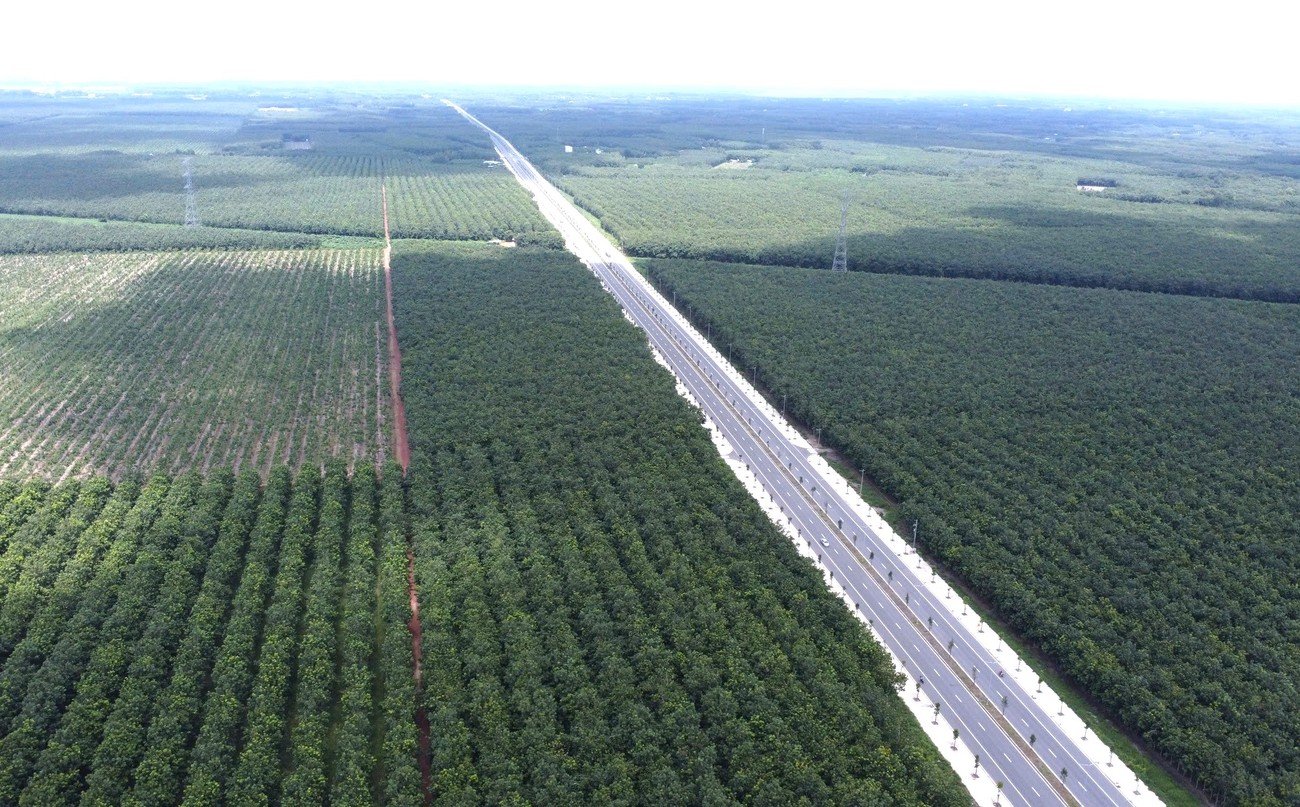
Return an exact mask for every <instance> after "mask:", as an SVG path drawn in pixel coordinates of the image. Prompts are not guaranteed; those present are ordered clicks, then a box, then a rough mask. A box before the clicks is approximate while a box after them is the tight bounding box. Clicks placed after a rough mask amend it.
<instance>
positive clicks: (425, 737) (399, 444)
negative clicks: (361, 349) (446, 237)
mask: <svg viewBox="0 0 1300 807" xmlns="http://www.w3.org/2000/svg"><path fill="white" fill-rule="evenodd" d="M380 193H381V195H382V198H383V201H384V298H385V300H386V302H387V305H388V383H389V385H390V386H391V388H392V389H391V393H392V394H391V397H392V399H393V448H394V451H395V452H396V454H397V464H398V465H400V466H402V476H406V470H407V468H408V467H409V466H410V464H411V444H410V443H409V442H408V441H407V439H406V406H405V404H403V403H402V351H401V350H399V349H398V347H397V322H396V320H394V319H393V239H392V237H391V236H390V235H389V230H388V185H387V183H385V184H383V185H380ZM406 594H407V596H408V597H409V598H410V602H411V619H410V620H409V621H408V622H407V623H406V627H407V628H408V629H409V630H410V631H411V659H412V667H413V669H412V671H411V672H412V674H413V675H414V676H415V693H416V699H417V701H416V702H417V704H418V703H419V702H420V698H421V695H422V693H423V691H424V688H423V679H424V674H423V669H422V668H421V665H420V660H421V658H422V647H423V644H424V631H423V629H422V628H421V627H420V597H419V595H418V594H417V593H416V589H415V552H414V550H413V549H412V548H411V545H410V543H409V538H408V543H407V546H406ZM415 725H416V729H417V730H418V732H419V735H420V739H419V750H418V751H417V754H418V756H419V762H420V784H421V787H422V788H423V791H424V793H423V795H424V803H425V804H429V803H430V802H432V800H433V788H432V783H433V779H432V774H431V772H430V766H429V715H428V714H427V713H426V712H425V709H424V707H423V706H420V705H417V706H416V709H415Z"/></svg>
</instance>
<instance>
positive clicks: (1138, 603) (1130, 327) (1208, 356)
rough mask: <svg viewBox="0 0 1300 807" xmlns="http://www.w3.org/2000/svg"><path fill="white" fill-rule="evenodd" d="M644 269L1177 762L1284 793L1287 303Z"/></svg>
mask: <svg viewBox="0 0 1300 807" xmlns="http://www.w3.org/2000/svg"><path fill="white" fill-rule="evenodd" d="M648 271H649V273H650V275H651V277H652V278H654V279H655V281H656V282H657V283H658V284H659V285H660V287H661V288H662V289H663V290H665V291H667V292H670V293H675V295H676V298H677V300H678V302H679V304H680V305H681V306H682V307H683V310H684V311H685V310H689V311H691V312H692V314H693V315H694V316H695V317H696V319H697V321H698V322H699V323H700V324H701V325H703V324H704V323H706V322H707V323H709V324H710V326H711V331H712V334H713V336H714V341H715V343H718V344H720V345H724V346H729V349H730V352H731V353H732V355H733V356H734V357H735V359H736V361H737V363H739V364H742V365H744V366H745V367H746V369H747V370H748V369H749V368H750V367H754V366H756V368H757V374H758V377H759V379H760V381H761V382H762V383H763V384H765V385H766V386H767V388H768V389H769V390H771V391H772V392H773V393H775V394H776V395H777V397H779V398H781V399H782V400H783V401H785V402H786V405H787V407H788V409H789V411H790V412H791V413H792V414H793V415H795V416H796V417H798V418H799V419H800V420H802V421H803V422H804V423H805V424H808V425H809V426H812V427H815V428H818V429H820V430H821V437H822V439H823V440H824V441H826V442H827V443H829V444H831V445H834V446H836V447H838V448H839V449H840V450H841V451H842V452H843V453H844V454H845V455H846V456H847V457H848V458H849V460H850V461H851V462H853V463H854V464H855V467H860V468H865V469H866V472H867V473H868V474H870V475H872V476H873V477H874V478H875V479H876V480H877V481H878V482H879V483H880V484H881V486H882V487H883V488H884V489H885V490H886V491H887V492H888V493H891V494H893V495H894V496H896V497H897V498H898V499H899V500H900V501H901V502H902V505H903V515H904V517H905V518H906V519H907V520H908V521H909V522H910V521H911V520H912V519H918V520H919V522H920V530H919V536H920V540H921V542H922V543H923V544H924V545H925V546H926V547H928V548H929V550H930V551H931V552H932V553H933V554H935V555H936V556H938V557H939V558H940V559H941V560H942V561H943V562H944V563H945V564H947V565H949V566H950V567H951V568H952V569H954V570H955V571H957V572H958V573H960V575H961V576H962V577H963V578H964V579H965V580H966V581H967V582H968V583H969V584H970V585H971V586H972V587H973V588H974V589H975V590H976V591H978V592H979V593H980V594H981V595H983V596H985V597H986V598H988V599H989V600H991V601H992V602H993V603H994V604H995V605H996V606H997V608H998V609H999V611H1000V612H1001V613H1002V615H1003V616H1004V617H1005V618H1006V619H1007V621H1008V622H1010V624H1011V625H1012V626H1013V627H1014V628H1015V629H1016V630H1017V631H1018V632H1020V633H1022V634H1023V635H1024V636H1026V637H1028V638H1029V639H1030V640H1032V641H1033V642H1035V643H1036V644H1038V645H1039V646H1040V647H1041V648H1042V649H1043V650H1044V651H1045V652H1046V653H1047V654H1048V655H1049V656H1051V657H1052V658H1053V659H1054V660H1055V661H1056V662H1057V663H1058V664H1059V665H1060V666H1061V668H1062V669H1063V670H1064V671H1066V672H1067V673H1068V674H1069V675H1070V676H1071V677H1072V678H1073V679H1074V680H1075V681H1077V682H1078V683H1079V684H1080V685H1082V686H1083V687H1084V688H1085V689H1086V690H1087V691H1089V692H1090V693H1091V694H1093V695H1094V696H1095V697H1096V698H1097V699H1099V700H1100V701H1101V702H1102V703H1104V704H1105V705H1106V706H1107V707H1109V708H1110V710H1111V711H1112V712H1113V713H1114V714H1115V715H1117V716H1118V717H1119V719H1120V720H1121V721H1122V722H1123V723H1124V724H1125V725H1127V726H1128V727H1129V728H1130V729H1132V730H1133V731H1135V732H1137V733H1138V734H1140V735H1141V736H1142V737H1143V738H1144V739H1145V740H1147V741H1148V742H1149V743H1150V744H1151V745H1152V746H1154V747H1155V748H1156V749H1158V750H1159V751H1160V752H1162V753H1163V754H1164V755H1165V756H1166V757H1167V758H1168V759H1170V760H1172V761H1173V763H1174V764H1175V765H1177V767H1178V768H1180V769H1181V770H1183V771H1184V772H1186V773H1187V774H1188V775H1189V776H1191V777H1192V778H1193V779H1194V780H1195V781H1196V782H1197V783H1198V784H1200V785H1201V786H1202V787H1204V788H1205V789H1206V790H1207V791H1209V792H1210V793H1211V794H1213V795H1214V796H1215V797H1216V798H1221V799H1222V800H1224V801H1225V802H1227V803H1252V804H1270V803H1290V802H1293V801H1294V800H1295V799H1296V798H1297V796H1298V795H1300V746H1298V745H1297V734H1296V731H1295V727H1296V726H1297V725H1300V659H1297V657H1296V656H1295V654H1294V653H1292V652H1290V648H1294V647H1296V646H1298V645H1300V619H1298V618H1297V613H1298V611H1297V607H1298V606H1300V590H1297V588H1296V581H1297V580H1300V548H1298V547H1297V545H1296V542H1295V540H1294V536H1295V535H1296V534H1297V533H1300V507H1297V502H1300V476H1297V475H1296V474H1295V473H1294V460H1295V457H1296V456H1297V455H1300V412H1298V411H1297V408H1296V400H1295V396H1294V390H1295V389H1297V388H1300V363H1298V362H1297V359H1296V357H1297V355H1300V351H1298V350H1297V348H1298V346H1300V312H1297V309H1296V308H1295V307H1294V306H1288V305H1274V304H1265V303H1247V302H1239V301H1231V300H1198V299H1190V298H1178V297H1169V296H1156V295H1139V294H1129V293H1122V292H1112V291H1086V290H1076V289H1054V288H1044V287H1027V286H1023V285H1017V284H990V283H980V282H971V281H964V280H931V279H912V278H898V277H883V276H864V275H853V274H850V275H847V276H832V275H829V274H827V273H825V272H809V271H799V270H794V269H781V270H772V269H763V268H759V267H752V266H738V265H723V264H705V263H695V262H674V261H654V262H651V263H649V264H648ZM688 307H689V308H688ZM1261 370H1262V371H1261Z"/></svg>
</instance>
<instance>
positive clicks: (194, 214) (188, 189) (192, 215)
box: [181, 157, 199, 227]
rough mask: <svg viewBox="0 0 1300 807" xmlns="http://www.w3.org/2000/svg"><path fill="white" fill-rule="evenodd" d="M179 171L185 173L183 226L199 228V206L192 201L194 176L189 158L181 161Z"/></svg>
mask: <svg viewBox="0 0 1300 807" xmlns="http://www.w3.org/2000/svg"><path fill="white" fill-rule="evenodd" d="M181 169H182V170H183V171H184V173H185V226H186V227H197V226H199V205H198V203H197V202H196V201H195V200H194V176H193V174H192V173H191V171H190V158H189V157H186V158H185V159H184V160H181Z"/></svg>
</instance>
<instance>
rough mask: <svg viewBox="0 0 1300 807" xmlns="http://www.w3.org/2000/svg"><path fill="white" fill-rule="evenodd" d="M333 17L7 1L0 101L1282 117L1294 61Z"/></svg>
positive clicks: (1097, 41) (756, 29) (915, 39)
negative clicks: (292, 85) (118, 95)
mask: <svg viewBox="0 0 1300 807" xmlns="http://www.w3.org/2000/svg"><path fill="white" fill-rule="evenodd" d="M338 7H339V5H337V4H335V3H332V2H328V1H327V0H326V1H325V2H315V3H309V2H302V1H301V0H292V1H291V2H274V0H257V1H256V2H253V0H206V1H205V2H200V3H176V2H167V3H164V2H156V1H155V0H144V1H143V2H131V0H126V2H116V3H115V2H111V0H95V1H94V2H88V1H87V0H70V1H65V2H43V3H41V2H31V0H23V1H22V2H15V3H11V4H9V5H8V7H7V8H6V9H5V13H4V27H5V29H6V31H7V32H8V33H9V36H7V37H6V41H5V44H4V47H3V48H0V84H6V85H12V84H30V83H43V82H72V83H75V82H87V81H104V82H140V81H149V82H159V81H180V82H193V81H211V80H241V81H244V80H252V81H259V80H261V81H276V80H287V81H302V80H320V81H346V80H357V81H374V80H388V79H394V80H408V81H410V80H414V81H425V82H428V83H429V84H430V85H439V84H479V83H481V84H524V85H547V84H564V85H589V86H593V87H603V86H611V85H619V86H626V85H636V86H646V87H683V86H699V87H727V88H746V89H754V90H759V91H782V92H799V93H813V94H838V93H844V92H857V93H863V94H869V93H883V92H903V93H934V92H958V93H962V92H979V93H998V94H1013V95H1014V94H1026V95H1027V94H1035V95H1039V94H1047V95H1064V96H1100V97H1115V98H1143V99H1162V100H1177V101H1205V102H1214V103H1218V102H1236V103H1245V104H1254V103H1266V104H1283V105H1296V106H1300V81H1297V79H1296V76H1297V74H1298V73H1300V63H1298V60H1297V58H1296V55H1295V54H1296V47H1295V45H1294V44H1293V43H1292V42H1289V41H1288V40H1291V39H1293V38H1294V35H1295V31H1296V29H1297V23H1298V22H1300V19H1297V17H1298V16H1300V15H1298V14H1297V12H1296V11H1294V10H1291V8H1293V5H1292V4H1290V3H1285V2H1283V1H1282V0H1267V2H1265V1H1264V0H1237V1H1236V2H1232V3H1198V2H1196V0H1181V1H1177V2H1166V1H1165V0H1156V1H1155V2H1153V1H1152V0H1088V2H1070V3H1061V2H1050V0H1032V1H1029V0H1011V1H1010V2H1008V1H1006V0H1002V1H999V0H992V1H991V2H983V3H980V2H973V1H971V2H948V1H947V0H944V1H943V2H938V1H936V0H895V2H889V3H881V2H870V0H839V1H838V2H832V1H831V0H783V1H781V2H776V3H773V4H770V5H769V4H765V3H757V2H752V0H751V2H745V3H735V2H726V3H718V2H709V0H651V1H649V2H629V0H608V1H607V2H599V3H597V2H591V1H590V0H579V1H578V2H564V1H563V0H562V1H561V2H554V1H552V2H543V1H542V0H538V2H531V3H521V2H514V0H512V1H511V2H506V3H500V4H492V3H487V2H466V1H465V0H450V1H448V0H423V2H419V3H406V2H373V3H366V2H360V3H358V2H349V3H345V4H342V9H343V11H341V12H340V11H334V10H333V9H335V8H338ZM491 9H501V11H498V12H496V13H493V12H492V11H491ZM1280 9H1286V10H1280Z"/></svg>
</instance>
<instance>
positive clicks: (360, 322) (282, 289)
mask: <svg viewBox="0 0 1300 807" xmlns="http://www.w3.org/2000/svg"><path fill="white" fill-rule="evenodd" d="M382 283H383V280H382V273H381V269H380V253H379V252H378V251H374V250H319V251H302V252H253V253H243V252H215V253H208V252H183V253H126V254H120V255H43V256H6V257H0V475H8V476H17V477H26V476H31V475H45V476H50V477H54V478H59V477H61V476H66V475H68V474H87V473H92V472H100V473H109V474H116V475H120V474H122V473H124V472H126V471H130V470H135V471H147V470H149V469H160V470H165V471H169V472H177V471H180V470H184V469H187V468H199V469H202V470H207V469H209V468H216V467H220V466H222V465H233V466H234V467H235V468H236V469H238V468H240V467H245V466H247V467H254V468H258V469H260V470H262V471H263V473H265V471H266V470H267V469H269V468H270V467H271V466H272V465H274V464H277V463H288V464H291V465H292V466H294V467H297V466H300V465H303V464H307V463H310V464H317V465H318V464H319V463H321V462H323V461H324V460H325V459H327V458H329V457H344V458H346V459H347V460H348V461H349V462H350V463H356V462H365V461H367V460H369V461H376V460H382V459H383V457H384V455H385V452H386V451H387V450H388V445H387V444H388V441H389V439H390V437H389V434H388V429H387V427H386V426H385V422H386V420H387V418H388V417H389V415H388V413H387V411H386V407H387V406H388V403H387V397H388V395H387V393H388V381H387V375H386V373H387V341H386V339H384V338H383V335H382V328H381V325H382V319H383V316H384V311H383V306H382V300H383V286H382Z"/></svg>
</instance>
